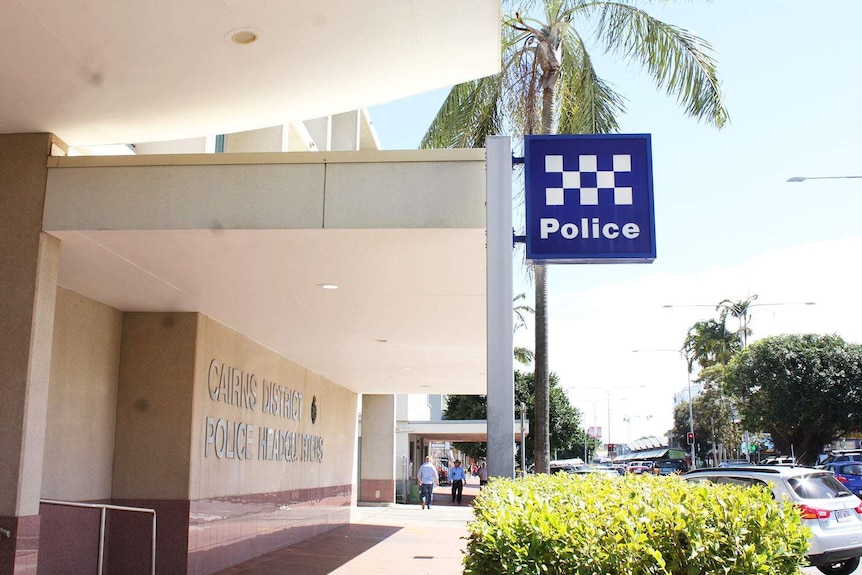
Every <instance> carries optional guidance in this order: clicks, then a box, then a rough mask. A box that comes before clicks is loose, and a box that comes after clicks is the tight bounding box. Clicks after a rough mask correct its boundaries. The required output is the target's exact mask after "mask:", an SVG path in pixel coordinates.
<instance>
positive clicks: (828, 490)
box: [787, 473, 852, 499]
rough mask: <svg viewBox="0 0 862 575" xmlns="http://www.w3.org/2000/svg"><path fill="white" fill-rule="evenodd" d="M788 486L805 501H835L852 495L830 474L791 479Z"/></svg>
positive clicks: (801, 476)
mask: <svg viewBox="0 0 862 575" xmlns="http://www.w3.org/2000/svg"><path fill="white" fill-rule="evenodd" d="M787 484H788V485H790V488H791V489H793V491H794V493H796V494H797V495H798V496H799V497H801V498H803V499H835V498H836V497H847V496H849V495H852V493H850V491H849V490H848V489H847V488H846V487H844V486H843V485H841V483H840V482H839V481H838V480H837V479H835V477H834V476H833V475H831V474H828V473H812V474H809V475H799V476H797V477H789V478H788V479H787Z"/></svg>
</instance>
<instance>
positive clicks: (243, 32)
mask: <svg viewBox="0 0 862 575" xmlns="http://www.w3.org/2000/svg"><path fill="white" fill-rule="evenodd" d="M225 38H227V39H228V40H230V41H231V42H233V43H234V44H239V45H240V46H248V45H249V44H254V43H255V42H257V41H258V40H259V39H260V31H259V30H255V29H254V28H240V29H238V30H231V31H230V32H228V33H227V35H226V36H225Z"/></svg>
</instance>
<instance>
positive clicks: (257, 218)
mask: <svg viewBox="0 0 862 575" xmlns="http://www.w3.org/2000/svg"><path fill="white" fill-rule="evenodd" d="M49 165H50V167H49V173H48V191H47V195H46V205H45V218H44V221H45V224H44V226H45V228H44V229H45V231H46V232H47V233H49V234H51V235H53V236H55V237H57V238H59V239H60V241H61V249H60V268H59V285H60V286H61V287H64V288H66V289H69V290H72V291H74V292H76V293H79V294H81V295H83V296H85V297H88V298H91V299H94V300H96V301H99V302H102V303H104V304H106V305H108V306H111V307H113V308H115V309H118V310H121V311H176V312H199V313H202V314H204V315H206V316H208V317H210V318H212V319H214V320H216V321H218V322H220V323H223V324H224V325H226V326H228V327H230V328H232V329H234V330H235V331H238V332H240V333H242V334H243V335H245V336H246V337H249V338H250V339H252V340H254V341H256V342H257V343H259V344H261V345H263V346H264V347H266V348H268V349H271V350H273V351H275V352H277V353H279V354H280V355H282V356H284V357H286V358H288V359H290V360H292V361H294V362H296V363H298V364H300V365H302V366H304V367H306V368H308V369H310V370H312V371H314V372H316V373H319V374H321V375H323V376H325V377H327V378H329V379H331V380H333V381H334V382H336V383H338V384H340V385H342V386H344V387H346V388H348V389H350V390H352V391H355V392H357V393H381V394H387V393H392V394H398V393H429V394H438V393H464V394H484V393H486V391H487V385H486V375H485V373H486V371H487V370H486V361H487V360H486V358H487V353H486V321H485V316H486V287H487V286H486V273H485V270H486V253H485V212H484V209H485V208H484V203H485V172H484V170H485V159H484V150H445V151H444V150H436V151H435V150H430V151H427V150H426V151H423V150H416V151H412V152H353V153H349V152H342V153H328V154H324V153H306V154H297V153H285V154H215V155H213V154H209V155H183V156H131V157H115V158H96V157H76V158H51V161H50V162H49ZM324 284H333V285H336V286H338V289H324V287H323V286H324Z"/></svg>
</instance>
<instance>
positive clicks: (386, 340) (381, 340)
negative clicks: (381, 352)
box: [374, 339, 389, 343]
mask: <svg viewBox="0 0 862 575" xmlns="http://www.w3.org/2000/svg"><path fill="white" fill-rule="evenodd" d="M374 341H376V342H377V343H389V340H388V339H375V340H374Z"/></svg>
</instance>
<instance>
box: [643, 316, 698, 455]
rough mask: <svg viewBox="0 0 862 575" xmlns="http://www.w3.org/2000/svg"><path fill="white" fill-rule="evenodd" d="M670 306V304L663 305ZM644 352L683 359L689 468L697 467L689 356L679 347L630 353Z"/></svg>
mask: <svg viewBox="0 0 862 575" xmlns="http://www.w3.org/2000/svg"><path fill="white" fill-rule="evenodd" d="M665 307H670V306H665ZM644 352H658V353H667V352H672V353H676V354H679V357H680V358H681V359H683V360H685V368H686V369H685V375H686V381H687V383H688V432H689V433H690V434H691V438H692V442H691V468H692V469H697V455H696V454H695V445H696V444H697V441H695V439H694V438H695V435H694V409H693V408H692V402H691V358H690V357H688V355H686V354H685V353H684V352H683V351H682V350H681V349H633V350H632V353H644Z"/></svg>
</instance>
